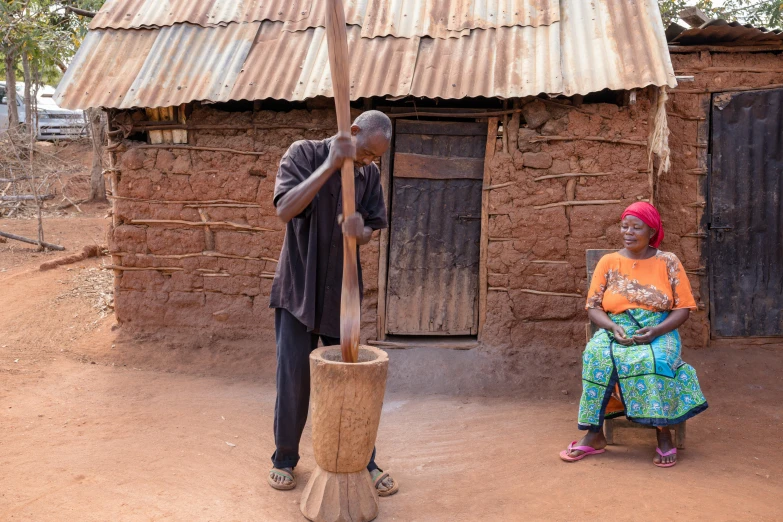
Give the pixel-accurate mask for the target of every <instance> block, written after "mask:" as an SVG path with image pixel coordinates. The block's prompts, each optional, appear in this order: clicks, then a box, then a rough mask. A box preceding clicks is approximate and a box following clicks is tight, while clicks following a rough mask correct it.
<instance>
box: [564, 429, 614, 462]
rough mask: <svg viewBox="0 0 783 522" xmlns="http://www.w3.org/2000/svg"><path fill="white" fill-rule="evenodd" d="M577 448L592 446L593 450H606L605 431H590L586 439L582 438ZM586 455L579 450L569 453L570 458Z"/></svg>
mask: <svg viewBox="0 0 783 522" xmlns="http://www.w3.org/2000/svg"><path fill="white" fill-rule="evenodd" d="M575 446H590V447H591V448H593V449H597V450H600V449H604V448H605V447H606V437H604V432H603V431H595V432H593V431H588V432H587V433H586V434H585V436H584V437H582V440H580V441H579V442H577V443H576V444H575ZM582 453H584V451H580V450H578V449H572V450H571V451H569V452H568V456H569V457H578V456H579V455H581V454H582Z"/></svg>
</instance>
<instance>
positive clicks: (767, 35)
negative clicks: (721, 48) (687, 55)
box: [667, 19, 783, 46]
mask: <svg viewBox="0 0 783 522" xmlns="http://www.w3.org/2000/svg"><path fill="white" fill-rule="evenodd" d="M667 33H668V34H669V35H673V36H674V37H673V38H670V40H669V41H670V42H671V43H672V44H675V45H683V46H685V45H726V44H731V45H765V44H780V43H781V42H783V32H781V31H780V29H776V30H773V31H770V30H768V29H766V28H764V27H754V26H752V25H743V24H741V23H739V22H728V21H726V20H721V19H716V20H711V21H709V22H707V23H706V24H704V25H702V26H701V27H696V28H692V29H684V28H683V27H681V26H679V25H677V24H673V25H672V26H671V27H670V28H669V29H668V30H667Z"/></svg>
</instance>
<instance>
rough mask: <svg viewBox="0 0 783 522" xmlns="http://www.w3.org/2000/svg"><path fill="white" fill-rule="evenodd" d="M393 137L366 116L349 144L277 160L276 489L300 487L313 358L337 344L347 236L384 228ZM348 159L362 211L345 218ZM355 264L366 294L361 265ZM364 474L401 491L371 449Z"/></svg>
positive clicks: (381, 121) (384, 120)
mask: <svg viewBox="0 0 783 522" xmlns="http://www.w3.org/2000/svg"><path fill="white" fill-rule="evenodd" d="M391 134H392V125H391V120H389V118H388V116H386V115H385V114H383V113H382V112H379V111H368V112H365V113H363V114H361V115H360V116H359V117H358V118H356V120H355V121H354V123H353V125H352V126H351V137H350V138H349V137H339V136H333V137H331V138H328V139H325V140H322V141H311V140H302V141H297V142H296V143H294V144H293V145H291V147H290V148H289V149H288V151H287V152H286V153H285V155H284V156H283V158H282V159H281V160H280V168H279V169H278V171H277V180H276V182H275V194H274V204H275V208H276V209H277V215H278V217H279V218H280V219H281V220H282V221H283V222H285V223H286V233H285V240H284V241H283V249H282V251H281V253H280V261H279V262H278V265H277V272H276V273H275V279H274V281H273V282H272V297H271V304H270V306H271V307H272V308H274V309H275V337H276V340H277V402H276V404H275V424H274V431H275V446H276V451H275V453H274V454H273V455H272V465H273V467H272V469H271V470H270V471H269V477H268V479H267V480H268V482H269V485H270V486H272V487H273V488H275V489H281V490H288V489H293V488H295V487H296V479H295V478H294V468H295V467H296V464H297V462H298V461H299V440H300V439H301V437H302V431H303V430H304V426H305V422H306V421H307V410H308V407H309V403H310V363H309V355H310V352H311V351H313V350H314V349H315V348H316V347H317V346H318V339H319V338H320V339H321V342H323V344H324V346H330V345H336V344H340V293H341V288H342V277H343V238H342V234H345V235H348V236H353V237H355V238H356V244H357V245H364V244H367V243H368V242H369V241H370V239H371V238H372V233H373V231H374V230H379V229H382V228H386V226H387V221H386V206H385V204H384V202H383V193H382V191H381V184H380V172H379V171H378V167H377V166H376V165H375V163H373V159H375V158H377V157H380V156H383V154H384V153H386V151H387V150H388V149H389V144H390V142H391ZM346 158H353V159H354V162H355V163H354V183H355V186H356V209H357V212H356V213H355V214H354V215H353V216H348V217H347V218H346V219H344V220H342V219H341V216H340V209H342V184H341V179H340V174H339V173H340V168H341V167H342V164H343V161H344V160H345V159H346ZM341 221H342V227H340V224H339V223H340V222H341ZM357 256H358V251H357ZM357 265H358V266H359V291H360V292H361V291H362V272H361V263H357ZM367 469H368V471H370V473H371V474H372V478H373V480H374V481H375V487H376V488H377V489H378V494H379V495H381V496H389V495H392V494H394V493H396V492H397V489H398V485H397V484H396V483H395V481H394V479H392V478H391V477H390V476H389V474H388V473H384V472H383V470H381V469H380V468H378V466H377V465H376V464H375V452H374V451H373V455H372V457H371V458H370V463H369V464H368V465H367Z"/></svg>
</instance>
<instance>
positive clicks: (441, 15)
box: [285, 0, 560, 38]
mask: <svg viewBox="0 0 783 522" xmlns="http://www.w3.org/2000/svg"><path fill="white" fill-rule="evenodd" d="M326 5H327V2H324V1H317V2H315V3H314V5H313V8H312V10H311V11H310V14H309V16H308V17H307V18H303V19H300V20H299V21H288V22H286V25H285V30H287V31H303V30H306V29H308V28H310V27H324V24H325V20H326V14H325V13H326ZM345 10H346V23H348V24H352V25H361V26H362V37H363V38H376V37H378V36H396V37H399V38H413V37H416V36H430V37H432V38H459V37H460V36H465V35H466V34H468V31H470V30H471V29H490V28H497V27H512V26H523V27H528V26H529V27H539V26H543V25H551V24H553V23H555V22H557V21H559V20H560V4H559V2H558V1H557V0H396V1H390V0H347V2H346V5H345Z"/></svg>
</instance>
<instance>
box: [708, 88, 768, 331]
mask: <svg viewBox="0 0 783 522" xmlns="http://www.w3.org/2000/svg"><path fill="white" fill-rule="evenodd" d="M782 112H783V89H770V90H762V91H749V92H741V93H724V94H719V95H715V96H713V108H712V132H713V135H712V146H713V149H712V150H713V153H712V169H711V171H710V174H709V178H710V208H709V214H710V222H709V229H710V230H709V235H710V239H709V260H710V262H709V270H710V306H711V310H710V323H711V325H712V333H713V334H714V335H715V336H719V337H748V336H762V337H770V336H783V263H781V259H783V240H781V238H783V198H781V194H783V119H781V118H780V117H779V115H780V114H781V113H782Z"/></svg>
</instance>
